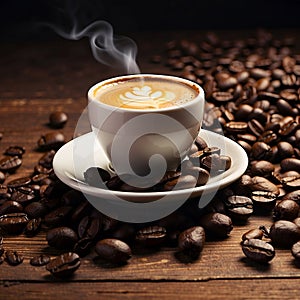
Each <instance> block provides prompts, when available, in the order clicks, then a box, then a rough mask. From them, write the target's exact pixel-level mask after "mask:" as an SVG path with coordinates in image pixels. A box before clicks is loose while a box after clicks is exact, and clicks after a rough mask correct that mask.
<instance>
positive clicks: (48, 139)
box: [37, 132, 65, 151]
mask: <svg viewBox="0 0 300 300" xmlns="http://www.w3.org/2000/svg"><path fill="white" fill-rule="evenodd" d="M64 143H65V136H64V135H63V134H62V133H61V132H48V133H45V134H44V135H42V136H41V137H40V138H39V140H38V141H37V145H38V147H39V148H40V149H41V150H43V151H49V150H58V149H59V148H60V147H61V146H62V145H64Z"/></svg>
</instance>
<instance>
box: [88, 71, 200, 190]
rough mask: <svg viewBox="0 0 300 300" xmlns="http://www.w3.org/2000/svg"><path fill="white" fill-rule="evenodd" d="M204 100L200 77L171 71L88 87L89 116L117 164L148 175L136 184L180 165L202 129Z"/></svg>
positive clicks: (97, 136) (123, 169)
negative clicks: (185, 77) (188, 76)
mask: <svg viewBox="0 0 300 300" xmlns="http://www.w3.org/2000/svg"><path fill="white" fill-rule="evenodd" d="M204 105H205V99H204V91H203V89H202V88H201V87H200V86H199V85H198V84H197V83H195V82H193V81H190V80H187V79H183V78H180V77H176V76H169V75H159V74H135V75H125V76H118V77H114V78H109V79H106V80H103V81H101V82H99V83H97V84H95V85H94V86H92V87H91V88H90V89H89V91H88V117H89V122H90V124H91V128H92V131H93V133H94V136H95V140H96V141H97V142H98V143H99V145H100V147H101V148H102V149H103V151H104V153H105V155H106V156H107V160H108V161H109V162H110V167H111V169H112V170H113V171H114V172H115V173H116V174H118V175H119V176H122V175H123V174H126V175H128V174H130V175H132V176H136V178H137V179H141V178H142V180H141V181H140V182H139V181H138V180H137V181H136V184H137V185H143V186H145V185H146V186H149V185H153V184H155V183H157V182H158V181H160V180H161V178H162V177H163V175H164V174H165V172H166V171H168V170H175V169H176V168H178V166H179V165H180V163H181V162H182V161H183V160H184V158H185V157H186V155H187V153H188V151H189V150H190V147H191V146H192V144H193V142H194V140H195V138H196V137H197V135H198V134H199V131H200V127H201V122H202V119H203V113H204ZM88 146H89V145H87V147H88ZM145 182H146V183H145Z"/></svg>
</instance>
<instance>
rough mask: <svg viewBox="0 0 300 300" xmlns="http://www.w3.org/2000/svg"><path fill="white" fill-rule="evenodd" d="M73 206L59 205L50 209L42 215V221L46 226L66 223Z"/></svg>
mask: <svg viewBox="0 0 300 300" xmlns="http://www.w3.org/2000/svg"><path fill="white" fill-rule="evenodd" d="M72 210H73V207H71V206H61V207H58V208H56V209H55V210H52V211H51V212H49V213H47V214H46V215H45V216H44V222H45V224H46V225H47V226H59V225H62V224H66V223H67V221H68V218H69V217H70V216H71V213H72Z"/></svg>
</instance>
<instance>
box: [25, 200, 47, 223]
mask: <svg viewBox="0 0 300 300" xmlns="http://www.w3.org/2000/svg"><path fill="white" fill-rule="evenodd" d="M48 210H49V209H48V208H47V206H46V205H45V204H44V203H43V202H38V201H34V202H31V203H29V204H28V205H26V206H25V207H24V212H25V213H26V214H27V215H28V217H29V218H31V219H33V218H39V217H43V216H44V215H45V214H46V213H47V212H48Z"/></svg>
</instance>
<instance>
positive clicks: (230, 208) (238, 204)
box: [224, 195, 253, 222]
mask: <svg viewBox="0 0 300 300" xmlns="http://www.w3.org/2000/svg"><path fill="white" fill-rule="evenodd" d="M224 203H225V207H226V210H227V213H228V215H229V216H230V217H231V218H232V219H234V220H237V221H243V222H244V221H246V220H248V218H249V217H250V216H251V215H252V213H253V203H252V200H251V199H250V198H248V197H246V196H239V195H233V196H230V197H227V198H226V199H225V201H224Z"/></svg>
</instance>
